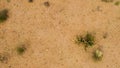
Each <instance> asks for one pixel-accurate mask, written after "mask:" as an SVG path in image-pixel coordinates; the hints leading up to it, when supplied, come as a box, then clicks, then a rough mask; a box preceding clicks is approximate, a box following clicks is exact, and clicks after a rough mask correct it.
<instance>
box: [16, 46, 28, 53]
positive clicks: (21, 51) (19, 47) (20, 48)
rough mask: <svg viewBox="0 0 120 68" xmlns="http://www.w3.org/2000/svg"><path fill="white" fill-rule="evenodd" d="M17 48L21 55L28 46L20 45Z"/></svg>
mask: <svg viewBox="0 0 120 68" xmlns="http://www.w3.org/2000/svg"><path fill="white" fill-rule="evenodd" d="M16 50H17V53H18V54H20V55H21V54H23V53H24V52H25V51H26V47H25V46H18V47H17V48H16Z"/></svg>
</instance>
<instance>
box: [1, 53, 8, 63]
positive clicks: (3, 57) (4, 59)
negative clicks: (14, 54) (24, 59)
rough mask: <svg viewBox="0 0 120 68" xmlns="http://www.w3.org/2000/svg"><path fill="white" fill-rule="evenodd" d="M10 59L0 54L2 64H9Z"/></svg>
mask: <svg viewBox="0 0 120 68" xmlns="http://www.w3.org/2000/svg"><path fill="white" fill-rule="evenodd" d="M7 61H8V57H7V56H6V55H4V54H0V62H1V63H7Z"/></svg>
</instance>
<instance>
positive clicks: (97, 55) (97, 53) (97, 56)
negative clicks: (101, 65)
mask: <svg viewBox="0 0 120 68" xmlns="http://www.w3.org/2000/svg"><path fill="white" fill-rule="evenodd" d="M93 58H94V59H95V60H97V61H100V60H102V58H103V52H102V51H101V50H100V49H97V50H95V52H94V53H93Z"/></svg>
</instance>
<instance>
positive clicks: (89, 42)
mask: <svg viewBox="0 0 120 68" xmlns="http://www.w3.org/2000/svg"><path fill="white" fill-rule="evenodd" d="M94 38H95V37H94V35H92V34H91V33H87V34H86V35H85V36H84V37H83V36H77V37H76V43H77V44H80V43H83V44H85V47H89V46H93V45H94V44H95V40H94Z"/></svg>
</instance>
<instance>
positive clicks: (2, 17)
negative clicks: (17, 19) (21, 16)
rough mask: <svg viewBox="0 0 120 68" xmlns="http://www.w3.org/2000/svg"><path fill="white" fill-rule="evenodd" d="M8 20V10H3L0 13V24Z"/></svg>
mask: <svg viewBox="0 0 120 68" xmlns="http://www.w3.org/2000/svg"><path fill="white" fill-rule="evenodd" d="M7 18H8V10H7V9H4V10H1V11H0V23H2V22H4V21H6V20H7Z"/></svg>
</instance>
